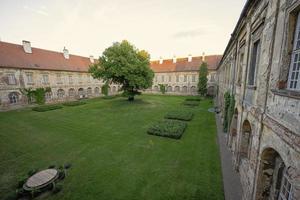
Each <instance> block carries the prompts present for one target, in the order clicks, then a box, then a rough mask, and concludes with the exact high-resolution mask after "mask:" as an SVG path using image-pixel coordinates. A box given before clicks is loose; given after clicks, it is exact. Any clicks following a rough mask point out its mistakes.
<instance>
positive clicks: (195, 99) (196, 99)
mask: <svg viewBox="0 0 300 200" xmlns="http://www.w3.org/2000/svg"><path fill="white" fill-rule="evenodd" d="M185 100H186V101H201V98H200V97H189V98H186V99H185Z"/></svg>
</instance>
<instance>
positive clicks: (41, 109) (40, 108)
mask: <svg viewBox="0 0 300 200" xmlns="http://www.w3.org/2000/svg"><path fill="white" fill-rule="evenodd" d="M61 108H62V106H61V105H45V106H37V107H34V108H32V110H34V111H37V112H46V111H49V110H56V109H61Z"/></svg>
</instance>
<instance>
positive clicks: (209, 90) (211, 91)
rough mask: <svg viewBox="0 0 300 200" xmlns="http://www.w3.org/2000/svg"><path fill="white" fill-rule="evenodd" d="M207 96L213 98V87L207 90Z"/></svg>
mask: <svg viewBox="0 0 300 200" xmlns="http://www.w3.org/2000/svg"><path fill="white" fill-rule="evenodd" d="M207 95H208V96H211V97H213V96H215V87H214V86H209V87H208V88H207Z"/></svg>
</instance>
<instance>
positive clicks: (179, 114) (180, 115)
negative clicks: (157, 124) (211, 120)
mask: <svg viewBox="0 0 300 200" xmlns="http://www.w3.org/2000/svg"><path fill="white" fill-rule="evenodd" d="M165 118H166V119H177V120H183V121H191V120H192V119H193V113H191V112H189V111H185V110H178V111H171V112H169V113H167V114H166V115H165Z"/></svg>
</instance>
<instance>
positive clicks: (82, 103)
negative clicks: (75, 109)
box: [63, 101, 86, 106]
mask: <svg viewBox="0 0 300 200" xmlns="http://www.w3.org/2000/svg"><path fill="white" fill-rule="evenodd" d="M84 104H86V102H84V101H69V102H65V103H63V105H64V106H80V105H84Z"/></svg>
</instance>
